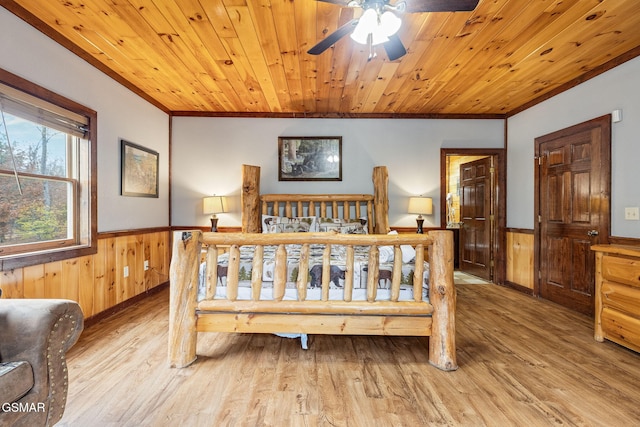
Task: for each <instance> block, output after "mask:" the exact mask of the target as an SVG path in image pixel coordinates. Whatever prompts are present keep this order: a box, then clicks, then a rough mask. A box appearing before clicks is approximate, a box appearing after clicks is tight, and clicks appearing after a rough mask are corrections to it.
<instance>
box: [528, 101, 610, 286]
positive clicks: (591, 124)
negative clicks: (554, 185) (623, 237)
mask: <svg viewBox="0 0 640 427" xmlns="http://www.w3.org/2000/svg"><path fill="white" fill-rule="evenodd" d="M595 127H599V128H601V129H602V131H603V132H602V133H603V140H602V144H603V148H602V150H603V153H602V163H603V165H604V166H606V167H607V170H606V172H607V173H604V171H603V170H602V166H603V165H601V172H602V173H601V174H600V181H601V183H602V188H604V189H607V190H606V192H605V193H606V194H602V196H601V199H600V208H601V209H600V210H601V212H602V211H607V212H608V215H600V219H601V227H600V228H601V230H603V231H604V233H601V234H600V237H601V240H600V243H601V244H606V243H609V239H610V237H611V191H612V188H611V172H612V166H611V148H612V142H613V137H612V134H611V114H605V115H604V116H600V117H596V118H595V119H591V120H587V121H585V122H582V123H578V124H575V125H573V126H569V127H566V128H563V129H560V130H557V131H555V132H550V133H547V134H545V135H543V136H539V137H537V138H535V140H534V144H535V146H534V159H533V164H534V168H533V169H534V205H533V209H534V226H533V295H534V296H536V297H540V288H541V283H540V282H541V280H542V279H541V277H540V276H541V268H542V265H541V262H542V260H541V259H540V252H541V246H540V245H541V239H542V235H541V230H540V221H539V215H540V181H541V178H540V164H539V158H540V146H541V145H542V144H543V143H544V142H546V141H548V140H550V139H556V138H561V137H563V136H569V135H572V134H574V133H576V130H577V129H582V130H584V129H587V128H595ZM605 143H606V144H607V146H604V144H605ZM594 277H595V274H594Z"/></svg>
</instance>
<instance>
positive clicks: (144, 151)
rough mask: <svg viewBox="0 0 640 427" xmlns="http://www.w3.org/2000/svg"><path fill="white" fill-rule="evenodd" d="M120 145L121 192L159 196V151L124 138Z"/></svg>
mask: <svg viewBox="0 0 640 427" xmlns="http://www.w3.org/2000/svg"><path fill="white" fill-rule="evenodd" d="M120 145H121V155H120V159H121V162H122V166H121V179H120V194H121V195H123V196H133V197H158V165H159V163H158V160H159V156H158V153H157V152H156V151H153V150H149V149H148V148H145V147H142V146H141V145H138V144H134V143H132V142H129V141H125V140H124V139H121V140H120Z"/></svg>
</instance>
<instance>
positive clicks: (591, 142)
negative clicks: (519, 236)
mask: <svg viewBox="0 0 640 427" xmlns="http://www.w3.org/2000/svg"><path fill="white" fill-rule="evenodd" d="M535 144H536V145H535V155H536V159H537V168H536V177H535V196H536V197H535V202H536V203H535V212H536V214H537V217H538V221H537V222H536V224H535V229H534V238H535V245H536V250H535V256H534V257H535V259H534V268H535V271H537V272H538V280H537V282H536V283H537V286H536V288H535V289H534V293H535V294H536V295H539V296H541V297H542V298H545V299H548V300H551V301H553V302H556V303H558V304H560V305H563V306H565V307H568V308H570V309H573V310H576V311H579V312H581V313H584V314H587V315H590V316H593V313H594V304H595V276H594V271H595V254H594V252H593V251H591V250H590V246H591V245H594V244H598V243H607V242H608V239H609V233H610V222H611V211H610V209H611V208H610V203H609V200H610V194H611V116H610V115H606V116H602V117H599V118H597V119H593V120H590V121H588V122H584V123H580V124H578V125H575V126H571V127H569V128H566V129H562V130H559V131H557V132H553V133H551V134H548V135H545V136H541V137H539V138H536V139H535Z"/></svg>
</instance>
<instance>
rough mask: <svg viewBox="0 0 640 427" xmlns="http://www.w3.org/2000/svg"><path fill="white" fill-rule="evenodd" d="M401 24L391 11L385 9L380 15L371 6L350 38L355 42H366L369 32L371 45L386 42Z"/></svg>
mask: <svg viewBox="0 0 640 427" xmlns="http://www.w3.org/2000/svg"><path fill="white" fill-rule="evenodd" d="M401 25H402V20H401V19H400V18H399V17H397V16H396V15H395V14H394V13H393V12H390V11H386V12H384V13H383V14H381V15H380V14H379V12H378V11H376V10H375V9H373V8H371V9H367V10H365V12H364V14H363V15H362V17H361V18H360V20H359V21H358V25H356V28H355V29H354V30H353V32H352V33H351V38H352V39H353V40H354V41H355V42H356V43H360V44H368V43H369V34H371V45H373V46H376V45H379V44H382V43H386V42H388V41H389V36H392V35H394V34H395V33H397V32H398V30H399V29H400V26H401Z"/></svg>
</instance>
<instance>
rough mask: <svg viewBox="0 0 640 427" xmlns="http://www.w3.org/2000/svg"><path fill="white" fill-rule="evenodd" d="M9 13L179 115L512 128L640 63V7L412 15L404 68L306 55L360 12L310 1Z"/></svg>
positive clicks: (100, 3)
mask: <svg viewBox="0 0 640 427" xmlns="http://www.w3.org/2000/svg"><path fill="white" fill-rule="evenodd" d="M392 3H393V1H392ZM1 4H2V5H3V6H4V7H5V8H6V9H8V10H9V11H11V12H13V13H14V14H16V15H18V16H20V17H21V18H22V19H24V20H25V21H26V22H28V23H30V24H31V25H33V26H34V27H36V28H38V29H40V30H41V31H42V32H44V33H45V34H47V35H49V36H50V37H52V38H53V39H54V40H56V41H58V42H59V43H61V44H63V45H64V46H66V47H67V48H69V49H70V50H72V51H73V52H75V53H77V54H78V55H80V56H81V57H83V58H85V59H86V60H87V61H89V62H90V63H91V64H93V65H95V66H97V67H98V68H100V69H101V70H103V71H105V72H106V73H107V74H109V75H110V76H112V77H114V78H115V79H116V80H118V81H120V82H121V83H123V84H125V85H126V86H127V87H129V88H131V89H132V90H134V91H135V92H136V93H138V94H140V95H142V96H143V97H144V98H145V99H148V100H149V101H150V102H152V103H153V104H154V105H157V106H158V107H160V108H162V109H163V110H164V111H167V112H172V113H175V114H197V115H250V116H251V115H253V116H261V115H262V116H296V117H297V116H309V117H333V116H336V117H355V116H369V117H375V116H387V117H388V116H394V117H403V116H422V117H437V116H449V117H453V116H458V115H464V116H465V117H491V116H496V117H503V116H505V115H508V114H513V113H514V112H517V111H520V110H522V109H523V108H525V107H527V106H529V105H532V104H534V103H536V102H538V101H539V100H541V99H544V98H546V97H549V96H551V95H552V94H554V93H557V92H559V91H562V90H564V89H566V88H568V87H571V86H572V85H575V84H577V83H578V82H580V81H583V80H584V79H586V78H589V77H592V76H594V75H596V74H598V73H599V72H601V71H603V70H606V69H608V68H610V67H612V66H614V65H617V64H619V63H622V62H624V61H625V60H628V59H631V58H633V57H635V56H637V55H638V54H640V48H639V46H640V31H639V30H638V29H639V28H640V6H639V5H638V0H574V1H570V0H526V1H523V0H480V3H479V5H478V7H477V8H476V9H475V11H473V12H456V13H451V12H437V13H411V14H404V15H403V16H402V20H403V25H402V28H401V29H400V32H399V36H400V39H401V40H402V42H403V43H404V45H405V46H406V47H407V51H408V53H407V54H406V55H405V56H403V57H402V58H400V59H398V60H395V61H389V60H388V59H387V56H386V54H385V52H384V49H382V48H381V47H376V48H375V49H376V53H377V56H376V57H375V58H373V59H372V60H370V61H368V60H367V59H368V55H369V49H368V47H366V46H363V45H358V44H356V43H355V42H353V41H352V40H351V39H350V38H349V37H344V38H342V39H341V40H340V41H338V42H337V43H336V44H335V45H334V47H332V48H330V49H328V50H327V51H325V52H324V53H322V54H321V55H318V56H314V55H309V54H308V53H307V50H308V49H309V48H311V47H312V46H313V45H315V44H316V43H317V42H318V41H319V40H321V39H322V38H323V37H326V36H327V35H328V34H330V33H331V32H333V31H334V30H336V29H337V28H338V27H339V26H340V25H342V24H344V23H346V22H347V21H348V20H350V19H352V18H353V17H354V16H356V15H357V14H358V13H359V12H358V11H359V9H353V8H347V7H340V6H338V5H335V4H330V3H325V2H317V1H314V0H46V1H33V0H3V1H2V3H1Z"/></svg>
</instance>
